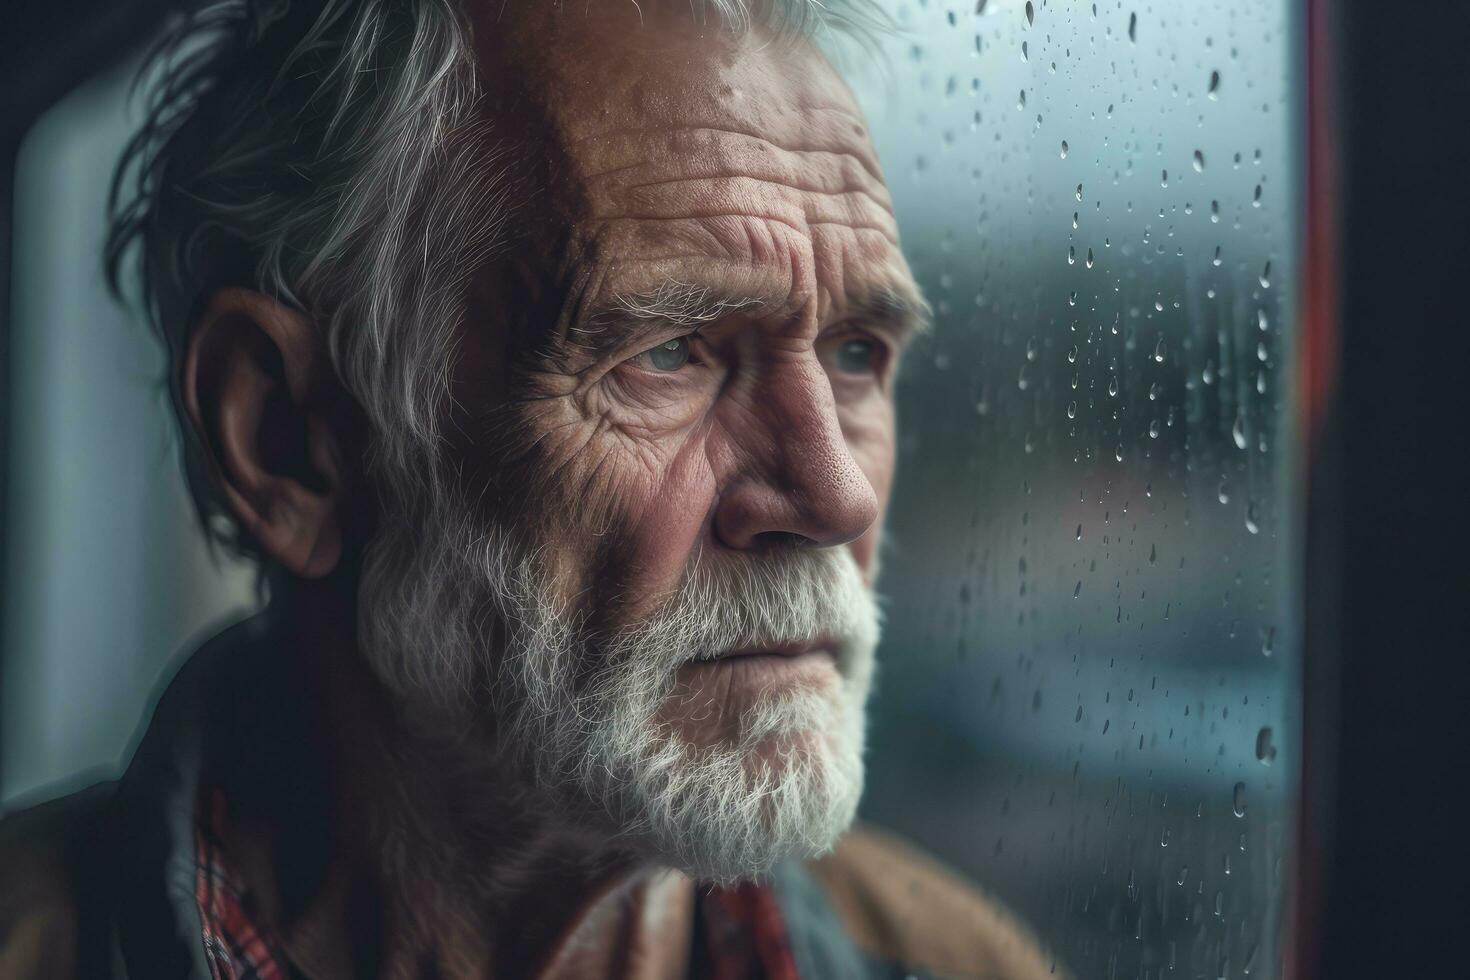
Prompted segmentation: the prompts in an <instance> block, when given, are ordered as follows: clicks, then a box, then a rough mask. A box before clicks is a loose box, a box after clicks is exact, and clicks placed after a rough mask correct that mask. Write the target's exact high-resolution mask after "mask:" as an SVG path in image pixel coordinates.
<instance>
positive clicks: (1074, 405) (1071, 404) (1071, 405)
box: [1067, 401, 1077, 419]
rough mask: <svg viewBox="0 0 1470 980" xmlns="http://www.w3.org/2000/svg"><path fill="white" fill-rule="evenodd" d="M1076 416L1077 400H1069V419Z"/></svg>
mask: <svg viewBox="0 0 1470 980" xmlns="http://www.w3.org/2000/svg"><path fill="white" fill-rule="evenodd" d="M1076 417H1077V403H1076V402H1075V401H1071V402H1067V418H1069V419H1075V418H1076Z"/></svg>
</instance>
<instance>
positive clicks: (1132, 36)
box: [1128, 14, 1138, 43]
mask: <svg viewBox="0 0 1470 980" xmlns="http://www.w3.org/2000/svg"><path fill="white" fill-rule="evenodd" d="M1128 40H1129V41H1132V42H1134V43H1137V41H1138V15H1137V14H1129V15H1128Z"/></svg>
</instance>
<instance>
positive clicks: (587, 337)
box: [567, 280, 933, 356]
mask: <svg viewBox="0 0 1470 980" xmlns="http://www.w3.org/2000/svg"><path fill="white" fill-rule="evenodd" d="M769 305H770V301H769V300H767V299H764V298H761V297H758V296H749V295H740V294H736V293H726V292H721V291H720V290H718V289H716V288H714V287H711V286H702V285H695V284H693V283H683V282H677V281H673V280H670V281H668V282H665V283H662V284H660V285H659V286H658V287H656V288H655V289H653V290H651V291H649V292H643V293H628V294H623V295H619V296H616V297H614V298H613V300H612V301H611V302H609V303H607V304H606V305H604V306H601V307H598V308H597V309H595V310H593V311H592V312H590V313H589V314H588V315H586V316H585V317H584V318H583V319H582V320H581V321H580V322H578V323H577V324H575V325H574V326H573V327H572V328H571V330H570V331H569V332H568V335H567V341H568V342H569V343H570V344H571V345H572V346H575V347H576V348H577V349H578V350H579V351H581V352H583V353H586V354H591V355H593V356H602V355H606V354H610V353H613V352H615V351H617V350H618V349H620V348H621V347H623V346H624V345H626V344H630V343H631V342H632V341H633V340H635V339H636V338H638V337H641V336H645V335H648V334H651V333H653V332H655V331H660V330H668V329H671V328H672V329H685V330H689V331H693V330H697V329H698V328H699V327H700V326H702V325H704V324H706V323H713V322H715V321H717V320H719V319H721V318H722V317H725V316H728V315H729V314H731V313H734V312H736V311H738V310H759V309H762V308H765V307H768V306H769ZM841 312H842V317H841V319H843V320H849V321H855V322H860V323H865V324H868V325H870V326H873V327H875V328H876V329H881V330H884V331H886V332H888V333H889V334H891V335H892V336H893V339H894V340H895V341H897V342H900V343H901V342H902V341H904V340H905V339H907V338H908V337H909V336H911V335H913V334H919V333H925V332H927V331H928V330H929V328H930V325H931V323H932V320H933V311H932V310H931V309H930V306H929V304H928V303H927V302H925V301H924V299H923V297H922V296H920V295H919V294H918V292H917V291H916V290H900V289H895V288H892V287H888V286H880V287H876V288H873V289H869V290H865V291H863V292H862V293H859V294H857V295H855V296H852V297H848V298H847V299H846V301H845V302H844V303H843V305H842V310H841Z"/></svg>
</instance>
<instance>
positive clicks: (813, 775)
mask: <svg viewBox="0 0 1470 980" xmlns="http://www.w3.org/2000/svg"><path fill="white" fill-rule="evenodd" d="M823 700H826V699H823ZM808 703H809V705H810V704H811V703H813V702H812V701H809V702H808ZM827 704H828V710H827V712H826V713H825V714H826V717H825V718H824V719H823V721H824V722H825V723H824V724H803V725H794V726H793V725H787V726H783V727H782V728H780V729H779V730H776V731H771V732H768V733H765V734H763V735H762V736H760V737H758V738H749V737H747V738H745V739H742V740H741V744H740V745H727V746H722V747H718V748H715V749H713V750H708V749H707V750H702V751H698V752H688V750H687V749H686V750H685V751H683V752H680V754H681V755H682V756H683V758H681V759H679V760H678V761H675V759H674V758H673V757H672V755H670V754H669V752H670V747H666V748H665V749H664V750H662V751H661V752H660V756H661V758H659V759H655V760H651V761H652V763H653V764H652V765H651V766H650V768H649V769H648V770H647V774H648V775H649V776H650V777H652V778H651V779H650V780H649V781H648V782H645V783H644V787H645V791H644V792H641V793H639V795H640V796H641V797H642V799H641V800H640V801H639V803H640V804H641V807H642V809H643V819H641V820H639V821H638V826H639V827H640V830H641V831H642V834H643V835H646V836H645V837H644V839H645V842H646V843H647V844H648V845H650V846H651V849H652V850H654V851H655V852H657V854H658V856H659V858H660V859H661V860H662V861H663V862H664V863H667V864H671V865H673V866H674V867H677V868H679V869H680V870H682V871H684V872H685V873H687V874H689V875H691V876H693V877H696V878H699V879H701V880H704V881H709V882H713V883H717V884H728V883H732V882H736V881H742V880H751V879H759V878H762V877H765V876H767V875H769V874H770V873H771V872H772V871H773V870H774V869H775V868H776V867H777V866H778V865H779V864H780V863H781V862H783V861H788V860H804V859H809V858H814V857H819V856H821V855H823V854H825V853H827V852H828V851H830V850H831V849H832V848H833V847H834V846H835V845H836V843H837V841H838V840H839V839H840V838H841V837H842V835H843V834H844V833H846V831H847V829H848V827H849V826H851V824H852V821H853V819H854V817H855V816H856V814H857V807H858V801H859V799H860V798H861V796H862V788H863V762H862V737H863V731H862V729H863V723H862V715H861V710H860V709H858V710H856V711H855V712H853V713H852V714H848V713H845V712H843V711H842V710H841V708H837V706H834V705H832V704H831V702H830V701H828V702H827ZM833 708H837V710H836V711H833V710H832V709H833ZM834 715H836V717H834ZM674 751H677V750H674Z"/></svg>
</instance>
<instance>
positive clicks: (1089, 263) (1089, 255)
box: [1087, 248, 1093, 269]
mask: <svg viewBox="0 0 1470 980" xmlns="http://www.w3.org/2000/svg"><path fill="white" fill-rule="evenodd" d="M1092 263H1093V258H1092V249H1091V248H1089V249H1088V250H1087V267H1088V268H1089V269H1091V268H1092Z"/></svg>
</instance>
